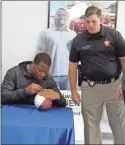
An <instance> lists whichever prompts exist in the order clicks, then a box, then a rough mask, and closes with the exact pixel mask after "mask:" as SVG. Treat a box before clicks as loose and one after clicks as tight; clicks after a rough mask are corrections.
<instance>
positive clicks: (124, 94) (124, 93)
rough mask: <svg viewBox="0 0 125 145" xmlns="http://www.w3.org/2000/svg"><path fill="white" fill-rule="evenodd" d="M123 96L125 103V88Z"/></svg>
mask: <svg viewBox="0 0 125 145" xmlns="http://www.w3.org/2000/svg"><path fill="white" fill-rule="evenodd" d="M123 96H124V103H125V90H123Z"/></svg>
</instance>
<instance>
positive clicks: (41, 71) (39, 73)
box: [33, 62, 49, 80]
mask: <svg viewBox="0 0 125 145" xmlns="http://www.w3.org/2000/svg"><path fill="white" fill-rule="evenodd" d="M48 71H49V66H48V65H47V64H45V63H43V62H40V63H39V64H36V63H35V62H33V76H34V77H35V78H36V79H38V80H42V79H43V78H44V77H45V76H46V74H47V73H48Z"/></svg>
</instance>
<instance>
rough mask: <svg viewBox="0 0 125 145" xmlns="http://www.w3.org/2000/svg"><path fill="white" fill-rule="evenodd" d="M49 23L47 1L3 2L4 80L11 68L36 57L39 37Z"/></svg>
mask: <svg viewBox="0 0 125 145" xmlns="http://www.w3.org/2000/svg"><path fill="white" fill-rule="evenodd" d="M47 21H48V2H47V1H3V2H2V78H3V77H4V75H5V73H6V71H7V70H8V69H9V68H10V67H13V66H15V65H17V64H18V63H19V62H22V61H25V60H31V59H32V58H33V57H34V55H35V53H36V49H35V45H36V39H37V36H38V34H39V32H40V31H41V30H42V29H45V28H47Z"/></svg>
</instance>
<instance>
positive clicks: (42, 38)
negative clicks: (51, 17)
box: [37, 30, 47, 53]
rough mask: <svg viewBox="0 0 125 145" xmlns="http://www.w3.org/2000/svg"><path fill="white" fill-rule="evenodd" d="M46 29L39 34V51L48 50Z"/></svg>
mask: <svg viewBox="0 0 125 145" xmlns="http://www.w3.org/2000/svg"><path fill="white" fill-rule="evenodd" d="M46 44H47V42H46V31H45V30H44V31H42V32H41V33H40V35H39V38H38V41H37V49H38V52H39V53H42V52H45V50H46Z"/></svg>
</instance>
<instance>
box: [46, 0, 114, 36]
mask: <svg viewBox="0 0 125 145" xmlns="http://www.w3.org/2000/svg"><path fill="white" fill-rule="evenodd" d="M89 6H97V7H98V8H100V9H101V11H102V17H101V23H102V24H103V25H106V26H109V27H112V28H116V19H117V1H49V13H48V28H51V27H52V26H53V25H54V17H55V13H56V10H57V9H59V8H64V9H66V10H67V12H68V21H67V25H68V27H69V28H70V29H72V30H75V28H74V24H75V23H78V26H79V27H81V28H80V30H82V29H85V28H84V27H85V26H84V13H85V10H86V9H87V8H88V7H89ZM75 31H76V32H77V30H75ZM77 33H79V32H77Z"/></svg>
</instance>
